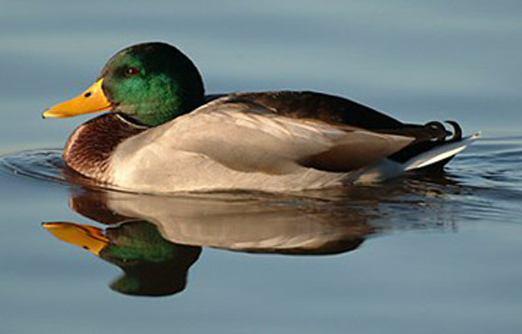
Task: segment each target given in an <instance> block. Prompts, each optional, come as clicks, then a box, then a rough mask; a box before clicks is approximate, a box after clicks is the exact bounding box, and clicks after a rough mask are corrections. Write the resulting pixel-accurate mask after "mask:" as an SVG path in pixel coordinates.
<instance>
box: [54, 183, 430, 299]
mask: <svg viewBox="0 0 522 334" xmlns="http://www.w3.org/2000/svg"><path fill="white" fill-rule="evenodd" d="M394 189H395V191H387V190H384V191H382V190H379V191H375V190H370V191H365V192H364V194H360V193H355V194H351V195H350V194H346V193H344V194H343V195H342V196H341V198H336V196H332V197H330V198H329V199H324V193H322V194H321V196H322V198H321V199H317V198H313V197H284V196H279V197H275V196H262V195H258V194H257V195H253V194H235V195H232V194H228V195H224V194H221V195H219V194H214V195H206V196H205V197H203V196H187V197H160V196H146V195H136V194H128V193H120V192H105V191H92V190H87V189H80V190H75V191H73V192H72V193H71V199H70V206H71V208H72V209H73V210H74V211H76V212H78V213H79V214H81V215H83V216H85V217H88V218H90V219H92V220H95V221H97V222H99V223H102V224H104V225H108V227H106V228H105V229H103V228H98V227H95V226H89V225H82V224H76V223H70V222H48V223H44V227H45V228H46V229H47V230H49V231H50V232H51V233H52V234H53V235H54V236H56V237H57V238H59V239H61V240H62V241H65V242H68V243H70V244H74V245H76V246H79V247H82V248H85V249H87V250H88V251H90V252H91V253H93V254H95V255H97V256H99V257H100V258H102V259H104V260H106V261H108V262H110V263H112V264H115V265H117V266H118V267H120V268H121V269H122V270H123V272H124V275H123V276H122V277H120V278H118V279H117V280H115V281H114V282H113V283H112V284H111V288H112V289H114V290H116V291H118V292H121V293H124V294H129V295H149V296H160V295H170V294H175V293H177V292H180V291H182V290H183V289H184V288H185V286H186V282H187V273H188V270H189V268H190V267H191V266H192V265H193V264H194V263H195V262H196V261H197V259H198V258H199V256H200V254H201V251H202V247H213V248H219V249H226V250H233V251H241V252H253V253H271V254H291V255H327V254H338V253H343V252H349V251H352V250H354V249H356V248H358V247H359V246H360V245H361V244H362V243H363V241H364V240H365V239H366V238H367V237H368V236H371V235H374V234H376V233H379V232H381V231H382V226H380V228H376V227H375V226H377V225H375V224H372V223H370V222H371V221H373V220H375V219H376V218H379V217H380V216H381V215H382V214H383V212H382V211H383V210H381V203H383V202H386V201H387V200H389V199H390V198H396V197H397V196H399V197H400V196H401V195H404V194H405V192H406V193H410V192H411V189H408V190H407V191H406V190H405V191H402V190H397V188H394ZM372 191H373V193H372ZM430 191H431V190H430ZM356 192H360V190H356ZM415 192H416V193H418V192H419V190H418V189H417V190H416V191H415ZM421 192H422V191H421ZM410 195H411V193H410ZM410 195H408V196H410ZM385 214H386V213H385Z"/></svg>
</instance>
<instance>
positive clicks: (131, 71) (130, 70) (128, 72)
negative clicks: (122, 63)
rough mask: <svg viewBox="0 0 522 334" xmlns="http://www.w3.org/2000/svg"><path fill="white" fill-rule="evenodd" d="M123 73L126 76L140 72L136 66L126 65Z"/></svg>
mask: <svg viewBox="0 0 522 334" xmlns="http://www.w3.org/2000/svg"><path fill="white" fill-rule="evenodd" d="M125 74H126V75H127V76H129V77H130V76H133V75H138V74H140V69H139V68H136V67H128V68H127V69H126V70H125Z"/></svg>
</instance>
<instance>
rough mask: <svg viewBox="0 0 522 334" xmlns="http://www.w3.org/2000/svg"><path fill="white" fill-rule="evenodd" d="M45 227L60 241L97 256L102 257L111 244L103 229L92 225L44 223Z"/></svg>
mask: <svg viewBox="0 0 522 334" xmlns="http://www.w3.org/2000/svg"><path fill="white" fill-rule="evenodd" d="M43 227H45V229H46V230H47V231H49V232H51V233H52V234H53V235H54V236H55V237H57V238H58V239H60V240H62V241H65V242H67V243H69V244H72V245H76V246H78V247H81V248H84V249H86V250H88V251H89V252H91V253H93V254H95V255H100V252H101V251H102V250H103V249H104V248H105V247H107V246H108V245H109V243H110V240H109V239H108V238H107V237H106V236H105V235H104V234H103V231H102V230H101V229H99V228H97V227H94V226H90V225H81V224H74V223H65V222H52V223H44V224H43Z"/></svg>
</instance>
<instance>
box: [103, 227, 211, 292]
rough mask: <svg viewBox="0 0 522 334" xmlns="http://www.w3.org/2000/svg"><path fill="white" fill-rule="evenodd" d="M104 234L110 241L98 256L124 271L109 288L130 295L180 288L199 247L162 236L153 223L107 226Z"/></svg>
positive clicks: (172, 290)
mask: <svg viewBox="0 0 522 334" xmlns="http://www.w3.org/2000/svg"><path fill="white" fill-rule="evenodd" d="M106 236H107V237H108V238H109V239H110V240H111V243H110V245H109V246H108V247H107V248H105V249H104V250H102V251H101V252H100V257H101V258H103V259H104V260H106V261H108V262H111V263H113V264H116V265H117V266H118V267H120V268H121V269H122V270H123V271H124V273H125V274H124V275H123V276H122V277H120V278H119V279H117V280H116V281H114V282H113V283H112V284H111V288H112V289H114V290H116V291H118V292H121V293H124V294H129V295H149V296H160V295H170V294H174V293H177V292H180V291H182V290H183V289H184V287H185V285H186V279H187V272H188V269H189V268H190V266H191V265H192V264H193V263H194V262H195V261H196V260H197V259H198V257H199V254H200V253H201V247H192V246H184V245H177V244H174V243H171V242H169V241H167V240H165V239H163V238H162V237H161V235H160V233H159V232H158V230H157V228H156V227H155V226H154V225H152V224H150V223H147V222H144V221H139V222H129V223H125V224H122V225H120V226H118V227H115V228H108V229H107V230H106Z"/></svg>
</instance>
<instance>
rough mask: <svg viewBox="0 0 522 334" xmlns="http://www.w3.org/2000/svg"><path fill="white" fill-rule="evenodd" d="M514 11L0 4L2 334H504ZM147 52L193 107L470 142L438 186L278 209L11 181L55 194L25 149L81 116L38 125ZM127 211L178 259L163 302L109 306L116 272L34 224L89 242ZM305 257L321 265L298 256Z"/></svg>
mask: <svg viewBox="0 0 522 334" xmlns="http://www.w3.org/2000/svg"><path fill="white" fill-rule="evenodd" d="M521 14H522V5H521V4H520V2H519V1H496V2H491V1H458V2H453V1H438V2H431V1H384V0H382V1H366V2H351V1H329V2H328V3H319V2H317V1H285V2H284V3H282V2H281V1H264V2H262V3H261V2H249V1H242V2H234V1H221V2H211V3H206V2H199V1H190V2H189V1H183V2H182V1H175V2H174V1H159V2H147V3H145V2H137V1H128V2H123V1H122V2H119V1H114V2H107V1H99V2H98V1H88V2H78V3H74V4H72V3H71V2H69V1H45V2H36V1H34V2H29V1H0V42H1V43H0V69H1V71H0V72H1V76H0V112H1V115H2V121H1V122H0V153H1V154H4V155H5V154H10V155H9V156H8V158H3V159H2V160H1V168H0V171H1V172H0V213H1V217H2V220H1V222H0V332H2V333H52V332H55V333H120V332H126V333H143V332H146V331H152V332H155V333H171V332H181V333H201V332H216V333H317V332H324V333H337V332H339V333H341V332H342V333H345V332H354V333H442V332H445V333H491V332H497V333H519V332H520V331H521V330H522V316H521V315H522V288H521V286H522V267H521V266H520V259H521V258H522V222H521V221H520V216H521V214H522V207H521V205H520V203H521V199H522V192H521V186H522V168H521V162H522V130H521V129H520V124H521V120H522V116H521V111H520V106H521V105H522V97H521V94H520V92H521V88H522V76H521V75H520V73H521V72H520V69H521V68H522V58H521V57H520V54H521V51H522V48H521V45H522V20H520V16H521ZM150 40H163V41H168V42H170V43H173V44H176V45H177V46H179V47H180V48H181V49H182V50H184V51H185V52H186V53H187V54H189V55H190V57H191V58H192V59H193V60H194V61H195V62H196V64H197V65H198V66H199V68H200V70H201V71H202V72H203V75H204V78H205V82H206V87H207V90H208V91H209V92H210V93H213V92H226V91H234V90H241V91H249V90H269V89H296V90H300V89H313V90H319V91H324V92H330V93H334V94H338V95H343V96H347V97H351V98H354V99H356V100H358V101H361V102H363V103H366V104H369V105H371V106H374V107H376V108H378V109H380V110H383V111H385V112H387V113H390V114H392V115H394V116H396V117H398V118H400V119H403V120H407V121H411V122H426V121H429V120H433V119H435V120H444V119H457V120H459V121H460V122H461V123H462V125H463V127H464V129H465V131H466V132H474V131H476V130H482V133H483V136H484V139H483V140H481V141H480V142H478V143H477V144H475V145H474V146H472V147H471V148H470V149H469V150H467V151H466V152H465V153H463V154H462V155H460V156H459V157H458V158H457V159H455V160H454V161H453V162H452V163H451V164H450V166H449V167H448V170H447V173H446V174H445V175H443V176H437V177H419V176H417V177H413V178H410V179H400V180H396V181H393V182H389V183H387V184H385V185H382V187H367V188H356V189H349V190H346V191H341V192H338V191H336V192H331V191H329V192H314V193H308V194H300V195H292V196H290V195H288V196H267V195H259V194H234V195H213V196H210V197H203V198H201V197H193V196H188V197H180V198H174V199H172V198H171V199H166V200H161V199H150V198H136V197H133V196H132V195H125V194H116V193H105V192H92V191H89V190H86V189H82V188H81V187H79V186H70V185H68V184H67V183H59V182H48V181H43V180H41V179H34V178H28V177H24V176H20V175H15V174H26V173H33V174H34V173H35V172H37V173H39V174H40V176H45V177H46V178H49V177H50V178H53V177H58V178H62V177H63V176H62V174H61V169H60V166H59V165H60V164H59V160H57V158H56V156H57V154H59V153H57V151H52V150H51V151H46V150H42V149H49V148H60V147H61V146H62V145H63V142H64V141H65V139H66V137H67V135H68V134H69V133H70V132H71V131H72V130H73V129H74V128H75V127H76V126H78V125H79V124H80V123H81V122H83V121H85V119H87V118H86V117H84V118H76V119H70V120H56V121H43V120H41V118H40V112H41V111H42V109H43V108H45V107H47V106H49V105H51V104H53V103H55V102H58V101H61V100H63V99H65V98H68V97H71V96H73V95H75V94H76V93H79V92H81V91H82V90H83V89H84V88H85V87H87V86H88V85H89V84H90V83H91V82H92V81H93V80H94V79H95V78H96V76H97V74H98V71H99V69H100V68H101V66H102V65H103V64H104V63H105V61H106V60H107V59H108V58H109V57H110V56H111V55H112V54H113V53H114V52H116V51H117V50H118V49H120V48H122V47H125V46H127V45H129V44H133V43H136V42H142V41H150ZM28 149H32V150H34V149H38V150H39V151H36V152H35V151H31V152H26V153H23V154H18V155H13V153H14V152H20V151H22V150H28ZM57 165H58V166H57ZM15 172H16V173H15ZM108 202H110V203H116V204H112V206H111V210H105V211H107V212H100V210H97V209H96V208H100V207H103V206H104V205H106V204H107V203H108ZM93 203H94V204H93ZM149 208H153V209H154V208H156V209H154V210H151V211H150V212H148V211H147V209H149ZM157 208H160V209H157ZM130 209H133V210H134V211H136V212H134V213H133V215H130V216H132V218H134V223H136V221H139V222H140V224H141V225H139V226H144V225H143V224H147V223H144V221H149V223H152V224H153V225H152V226H153V227H154V229H156V228H157V229H159V230H161V231H162V236H163V237H164V238H166V239H169V240H168V241H165V242H167V243H168V245H170V244H171V243H172V242H174V243H175V245H176V247H177V248H175V252H178V253H179V254H184V255H183V256H181V257H184V258H187V257H190V258H191V259H192V260H193V261H195V262H194V263H193V264H192V265H191V266H190V269H188V271H189V273H188V280H187V284H186V287H185V288H184V290H183V291H182V292H179V293H176V294H173V295H170V296H166V297H156V298H154V297H133V296H129V295H125V294H122V293H121V292H116V291H114V290H111V289H110V288H109V287H108V285H109V284H110V282H111V281H113V280H114V279H115V278H116V277H118V276H119V275H120V274H121V270H120V269H118V267H117V266H116V265H114V263H113V264H112V265H111V264H109V263H108V262H107V261H102V260H101V259H99V258H97V257H95V256H93V255H92V254H90V253H88V252H87V251H85V250H82V249H80V248H78V247H74V246H72V245H69V244H66V243H63V242H61V241H59V240H57V239H56V238H54V237H53V236H52V235H51V234H50V233H49V232H48V231H46V230H45V229H44V228H43V227H42V225H41V223H42V222H51V221H54V222H56V221H60V222H75V223H81V224H89V225H93V226H98V227H102V228H107V225H103V224H100V221H101V222H105V223H107V222H108V221H106V219H108V218H107V215H108V216H111V215H112V216H114V215H115V214H121V213H123V212H124V213H126V214H129V210H130ZM102 211H103V210H102ZM164 211H165V212H164ZM87 217H91V218H87ZM96 218H97V219H96ZM113 218H114V217H113ZM145 218H147V219H148V220H147V219H145ZM111 219H112V218H111ZM109 220H110V219H109ZM151 220H152V222H151ZM110 222H113V221H112V220H110ZM149 225H150V224H149ZM149 225H145V226H149ZM113 226H114V225H113ZM118 226H119V227H116V228H115V229H114V230H112V231H114V232H113V234H117V233H118V232H119V231H120V232H121V231H123V230H121V228H122V226H123V227H125V226H127V227H128V228H129V230H128V231H131V232H132V229H131V227H132V226H131V225H125V224H123V225H118ZM129 226H131V227H129ZM133 226H135V225H133ZM169 227H172V229H173V230H172V231H171V232H172V233H170V232H169V233H167V232H166V231H167V229H168V228H169ZM118 228H120V230H118ZM140 228H141V227H140ZM126 231H127V230H126ZM128 231H127V233H130V239H132V237H133V234H132V233H131V232H128ZM169 231H170V230H169ZM121 233H123V232H121ZM137 238H138V239H139V235H138V236H137ZM133 240H134V239H133ZM253 241H255V242H253ZM202 245H203V246H214V247H217V248H211V247H210V248H209V247H203V249H202V250H201V249H200V248H198V247H199V246H202ZM289 245H290V246H292V247H293V248H292V247H290V246H289ZM293 245H297V246H295V247H294V246H293ZM223 248H225V250H223ZM231 248H232V249H233V250H234V251H232V252H231V251H229V250H226V249H231ZM244 250H248V251H250V252H248V253H246V252H243V251H244ZM199 251H201V254H199ZM252 251H254V252H261V253H262V254H253V253H251V252H252ZM281 252H283V253H295V254H300V255H281V254H278V255H275V254H273V253H281ZM318 252H324V253H338V254H336V255H314V256H312V255H308V256H307V255H303V254H309V253H318ZM191 256H192V257H191ZM198 256H199V257H198ZM112 260H113V261H114V259H112ZM177 260H179V259H177ZM184 261H185V262H183V261H181V260H179V261H178V262H176V263H175V265H176V264H177V265H178V267H177V268H179V267H187V263H186V260H184ZM180 263H181V264H180ZM120 265H122V264H121V263H120ZM122 266H124V265H122ZM164 274H165V273H160V274H158V275H164ZM152 279H153V278H152Z"/></svg>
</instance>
